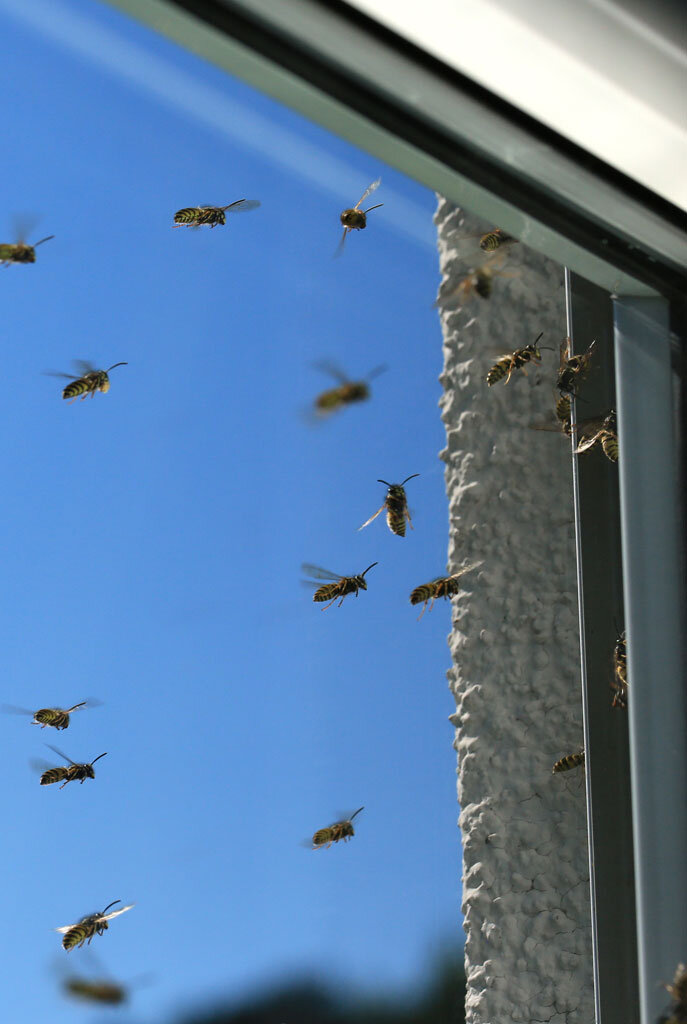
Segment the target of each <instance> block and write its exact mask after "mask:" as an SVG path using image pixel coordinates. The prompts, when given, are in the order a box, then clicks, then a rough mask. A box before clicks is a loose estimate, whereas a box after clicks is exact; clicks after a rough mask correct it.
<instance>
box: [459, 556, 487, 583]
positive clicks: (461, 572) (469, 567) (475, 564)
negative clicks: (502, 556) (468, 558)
mask: <svg viewBox="0 0 687 1024" xmlns="http://www.w3.org/2000/svg"><path fill="white" fill-rule="evenodd" d="M480 565H484V559H482V560H481V561H480V562H472V563H471V564H470V565H466V566H465V568H464V569H459V570H458V572H453V573H451V579H453V580H456V579H458V578H459V577H460V576H464V575H465V573H466V572H472V570H473V569H479V567H480Z"/></svg>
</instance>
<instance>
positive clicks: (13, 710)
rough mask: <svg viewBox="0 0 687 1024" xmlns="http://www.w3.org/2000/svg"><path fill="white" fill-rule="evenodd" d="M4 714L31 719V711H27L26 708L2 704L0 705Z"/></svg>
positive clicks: (32, 713)
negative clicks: (29, 717) (24, 716)
mask: <svg viewBox="0 0 687 1024" xmlns="http://www.w3.org/2000/svg"><path fill="white" fill-rule="evenodd" d="M0 707H1V708H2V710H3V711H4V713H5V714H8V715H31V717H33V715H34V713H35V712H33V711H29V710H28V709H27V708H18V707H16V706H15V705H14V704H2V705H0Z"/></svg>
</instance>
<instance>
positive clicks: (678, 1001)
mask: <svg viewBox="0 0 687 1024" xmlns="http://www.w3.org/2000/svg"><path fill="white" fill-rule="evenodd" d="M663 987H664V988H665V989H666V991H667V992H668V994H669V996H670V998H671V1000H672V1005H671V1006H670V1008H669V1010H667V1012H666V1013H663V1014H662V1015H661V1016H660V1017H659V1019H658V1020H657V1021H656V1024H687V967H685V965H684V964H678V965H677V968H676V970H675V974H674V976H673V981H672V984H670V985H665V984H664V986H663Z"/></svg>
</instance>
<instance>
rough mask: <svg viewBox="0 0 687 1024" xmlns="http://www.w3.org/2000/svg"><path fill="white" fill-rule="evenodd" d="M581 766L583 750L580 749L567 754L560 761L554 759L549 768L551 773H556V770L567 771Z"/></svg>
mask: <svg viewBox="0 0 687 1024" xmlns="http://www.w3.org/2000/svg"><path fill="white" fill-rule="evenodd" d="M581 766H584V750H580V752H579V753H578V754H567V755H566V756H565V757H562V758H561V759H560V761H556V763H555V764H554V766H553V768H552V769H551V773H552V774H553V775H557V774H558V772H569V771H572V769H573V768H580V767H581Z"/></svg>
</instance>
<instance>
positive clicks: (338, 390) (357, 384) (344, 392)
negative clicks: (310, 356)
mask: <svg viewBox="0 0 687 1024" xmlns="http://www.w3.org/2000/svg"><path fill="white" fill-rule="evenodd" d="M315 367H316V368H317V369H318V370H322V372H323V373H328V374H329V375H330V376H331V377H334V379H335V380H338V381H339V385H338V387H335V388H329V389H328V390H327V391H322V392H321V393H320V394H319V395H318V396H317V398H316V399H315V412H316V413H317V415H319V416H328V415H330V414H331V413H333V412H336V411H337V410H338V409H344V408H345V407H346V406H347V405H352V404H353V403H354V402H365V401H367V399H368V398H369V397H370V387H369V381H371V380H373V379H374V378H375V377H378V376H379V374H380V373H384V371H385V370H386V366H376V367H375V368H374V370H370V372H369V373H368V375H367V377H365V379H364V380H349V379H348V377H346V375H345V374H344V373H342V372H341V370H339V368H338V367H337V366H335V365H334V364H333V363H328V362H320V363H315Z"/></svg>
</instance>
